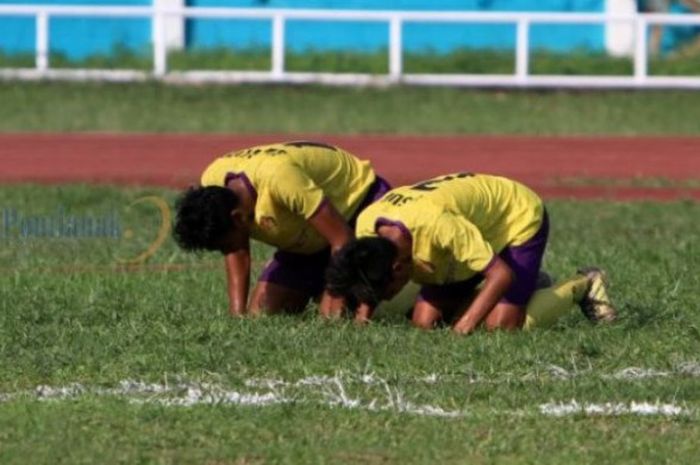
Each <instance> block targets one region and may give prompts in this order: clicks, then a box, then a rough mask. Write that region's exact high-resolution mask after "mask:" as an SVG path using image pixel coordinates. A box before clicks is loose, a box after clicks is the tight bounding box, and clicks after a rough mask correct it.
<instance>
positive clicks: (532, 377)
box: [245, 361, 700, 389]
mask: <svg viewBox="0 0 700 465" xmlns="http://www.w3.org/2000/svg"><path fill="white" fill-rule="evenodd" d="M338 376H340V377H343V378H346V379H347V380H348V381H351V382H355V383H359V384H365V385H369V386H371V385H377V384H381V383H383V382H385V381H384V380H383V379H382V378H380V377H378V376H377V375H376V374H375V373H364V374H361V375H353V374H346V373H343V372H339V373H338V374H337V375H335V376H327V375H323V376H318V375H314V376H307V377H305V378H301V379H299V380H296V381H287V380H284V379H280V378H250V379H248V380H246V381H245V385H246V386H248V387H257V388H267V389H275V388H280V387H299V386H324V385H329V384H333V383H334V382H335V380H336V379H337V378H338ZM673 377H690V378H700V362H695V361H691V362H682V363H679V364H678V365H676V366H675V367H674V368H673V369H672V370H670V371H664V370H657V369H654V368H641V367H628V368H623V369H620V370H617V371H615V372H612V373H596V372H595V371H594V370H593V369H584V370H579V369H573V370H567V369H566V368H563V367H560V366H557V365H548V366H546V367H544V369H539V370H536V371H534V372H532V373H527V374H525V375H516V374H513V373H502V374H500V375H498V376H494V377H487V376H482V375H480V374H478V373H473V372H472V373H448V374H437V373H430V374H427V375H424V376H419V377H411V378H401V377H400V380H401V381H402V382H415V383H424V384H438V383H440V382H441V381H447V380H450V379H454V380H456V381H458V382H459V383H463V384H503V383H512V382H513V381H521V382H522V381H538V382H539V381H541V380H543V379H554V380H571V379H574V378H601V379H614V380H619V381H634V380H639V379H654V378H673Z"/></svg>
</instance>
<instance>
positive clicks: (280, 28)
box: [272, 14, 285, 79]
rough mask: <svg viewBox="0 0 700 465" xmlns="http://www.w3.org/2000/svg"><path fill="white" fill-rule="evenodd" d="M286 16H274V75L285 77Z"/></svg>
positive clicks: (280, 77) (279, 77) (278, 77)
mask: <svg viewBox="0 0 700 465" xmlns="http://www.w3.org/2000/svg"><path fill="white" fill-rule="evenodd" d="M284 20H285V18H284V16H282V15H279V14H278V15H275V16H274V17H273V18H272V76H273V77H275V78H277V79H283V78H284Z"/></svg>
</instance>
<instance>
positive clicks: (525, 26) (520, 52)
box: [515, 18, 530, 83]
mask: <svg viewBox="0 0 700 465" xmlns="http://www.w3.org/2000/svg"><path fill="white" fill-rule="evenodd" d="M529 68H530V19H529V18H520V19H518V23H517V30H516V42H515V77H516V79H517V80H518V82H521V83H525V82H526V81H527V78H528V74H529Z"/></svg>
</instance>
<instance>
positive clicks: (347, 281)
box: [326, 237, 398, 310]
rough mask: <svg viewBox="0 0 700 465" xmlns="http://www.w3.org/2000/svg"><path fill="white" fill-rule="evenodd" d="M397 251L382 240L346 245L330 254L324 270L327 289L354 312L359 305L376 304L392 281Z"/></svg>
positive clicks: (371, 238) (388, 241) (367, 240)
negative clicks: (343, 300)
mask: <svg viewBox="0 0 700 465" xmlns="http://www.w3.org/2000/svg"><path fill="white" fill-rule="evenodd" d="M397 255H398V249H397V248H396V246H395V245H394V244H393V243H392V242H391V241H390V240H388V239H385V238H383V237H364V238H362V239H357V240H353V241H351V242H349V243H348V244H346V245H345V246H344V247H343V248H341V249H340V250H339V251H338V252H337V253H336V254H334V255H333V258H332V259H331V263H330V265H329V266H328V269H327V270H326V288H327V289H328V292H330V293H331V295H335V296H340V297H343V298H344V299H345V300H346V303H347V305H348V307H349V308H350V309H351V310H354V309H355V308H356V307H357V306H358V305H359V304H360V303H366V304H369V305H372V306H374V305H377V304H378V303H379V300H381V296H382V294H383V293H384V290H385V289H386V287H387V286H388V285H389V283H390V282H391V278H392V265H393V263H394V261H395V260H396V257H397Z"/></svg>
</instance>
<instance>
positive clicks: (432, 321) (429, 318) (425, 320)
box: [411, 301, 442, 329]
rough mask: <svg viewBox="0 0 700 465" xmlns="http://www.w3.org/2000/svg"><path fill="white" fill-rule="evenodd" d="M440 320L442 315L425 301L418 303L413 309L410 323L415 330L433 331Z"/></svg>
mask: <svg viewBox="0 0 700 465" xmlns="http://www.w3.org/2000/svg"><path fill="white" fill-rule="evenodd" d="M441 319H442V313H440V311H439V310H437V309H436V308H435V307H433V306H432V305H430V304H429V303H427V302H425V301H420V302H418V303H416V305H415V307H413V316H412V317H411V323H412V324H413V326H415V327H416V328H420V329H433V328H434V327H435V325H436V324H437V323H438V322H439V321H440V320H441Z"/></svg>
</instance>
